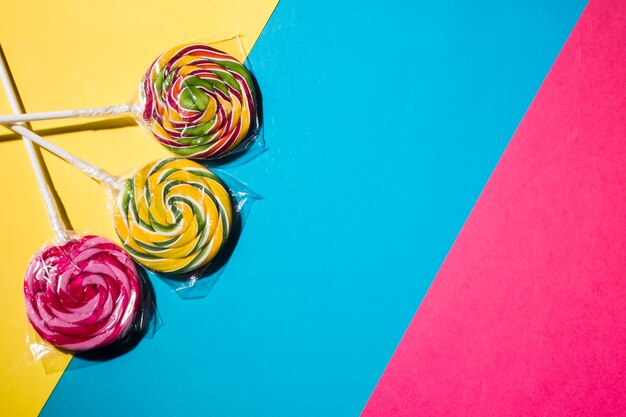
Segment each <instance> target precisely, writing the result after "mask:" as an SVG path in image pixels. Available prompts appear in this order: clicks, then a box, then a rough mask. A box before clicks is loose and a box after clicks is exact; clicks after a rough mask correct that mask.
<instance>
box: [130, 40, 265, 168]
mask: <svg viewBox="0 0 626 417" xmlns="http://www.w3.org/2000/svg"><path fill="white" fill-rule="evenodd" d="M142 85H143V95H144V101H145V103H144V110H143V119H144V120H145V121H146V123H147V124H148V126H149V129H150V131H151V132H152V134H153V135H154V137H155V138H156V139H157V140H158V141H159V142H160V143H161V144H163V146H165V147H166V148H167V149H169V150H170V151H171V152H173V153H175V154H176V155H179V156H182V157H187V158H219V157H221V156H224V155H226V154H228V153H230V152H232V151H233V150H234V149H236V148H237V147H238V146H240V145H241V144H242V143H243V142H244V141H245V139H246V138H247V137H248V133H249V131H250V128H251V126H252V125H253V123H255V107H256V106H255V92H254V85H253V83H252V78H251V77H250V74H249V72H248V70H247V69H246V68H245V67H244V66H243V65H242V64H241V63H240V62H239V61H237V60H236V59H235V58H233V57H232V56H230V55H228V54H226V53H224V52H221V51H218V50H217V49H214V48H211V47H210V46H208V45H204V44H198V43H190V44H186V45H181V46H179V47H176V48H173V49H170V50H169V51H167V52H165V53H164V54H163V55H161V56H160V57H159V58H157V60H156V61H155V62H154V63H153V64H152V65H151V66H150V68H149V69H148V72H147V73H146V75H145V76H144V78H143V82H142Z"/></svg>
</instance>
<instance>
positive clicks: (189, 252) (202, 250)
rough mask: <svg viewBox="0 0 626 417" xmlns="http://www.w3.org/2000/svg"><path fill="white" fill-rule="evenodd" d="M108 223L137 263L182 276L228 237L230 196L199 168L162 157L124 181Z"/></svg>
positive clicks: (220, 185) (204, 260)
mask: <svg viewBox="0 0 626 417" xmlns="http://www.w3.org/2000/svg"><path fill="white" fill-rule="evenodd" d="M114 221H115V229H116V231H117V234H118V236H119V237H120V240H121V241H122V245H123V246H124V248H125V249H126V250H127V251H128V252H129V253H130V254H131V255H133V257H134V258H135V259H136V260H137V262H139V263H141V264H142V265H144V266H146V267H148V268H150V269H154V270H156V271H161V272H188V271H191V270H194V269H197V268H199V267H201V266H204V265H206V264H207V263H208V262H209V261H210V260H211V259H213V258H214V257H215V255H216V254H217V252H218V251H219V249H220V248H221V247H222V245H223V244H224V242H225V241H226V239H227V238H228V234H229V231H230V227H231V221H232V207H231V202H230V194H229V193H228V191H227V190H226V187H225V186H224V184H222V182H221V181H220V179H219V178H218V177H217V176H216V175H215V174H213V173H212V172H211V171H209V170H208V169H206V168H205V167H203V166H202V165H200V164H197V163H195V162H192V161H189V160H187V159H174V158H169V159H163V160H160V161H156V162H153V163H151V164H148V165H146V166H145V167H143V168H141V169H139V170H137V171H135V173H134V174H133V175H132V176H131V177H130V178H128V179H126V180H125V182H124V191H123V192H122V193H121V194H120V196H119V198H118V199H117V202H116V204H115V215H114Z"/></svg>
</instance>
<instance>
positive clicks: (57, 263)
mask: <svg viewBox="0 0 626 417" xmlns="http://www.w3.org/2000/svg"><path fill="white" fill-rule="evenodd" d="M0 78H1V79H2V83H3V84H4V87H5V90H6V92H7V96H8V97H9V100H10V103H11V107H12V109H13V111H14V112H16V113H18V112H20V111H21V107H20V104H19V100H18V99H17V94H16V92H15V90H14V87H13V84H12V83H11V82H10V77H9V75H8V69H7V68H6V63H5V62H4V60H0ZM24 144H25V146H26V150H27V153H28V156H29V159H30V161H31V165H32V166H33V170H34V172H35V176H36V177H37V182H38V184H39V188H40V190H41V193H42V197H43V199H44V203H45V205H46V212H47V213H48V216H49V218H50V222H51V224H52V228H53V230H54V231H55V234H56V238H57V240H58V241H59V242H60V245H59V246H55V245H53V246H48V247H46V248H45V249H43V250H42V251H40V252H39V253H37V254H36V255H35V256H34V257H33V259H32V260H31V262H30V264H29V266H28V269H27V271H26V274H25V277H24V297H25V304H26V314H27V316H28V320H29V321H30V323H31V324H32V325H33V328H34V329H35V330H36V331H37V333H39V335H40V336H41V337H42V338H43V339H44V340H46V341H48V342H50V343H51V344H53V345H55V346H57V347H60V348H64V349H68V350H72V351H84V350H90V349H96V348H99V347H102V346H105V345H108V344H110V343H112V342H115V341H117V340H119V339H120V338H122V337H123V336H124V335H126V334H127V333H128V331H129V330H130V329H131V328H132V325H133V322H134V319H135V317H136V315H137V312H138V310H139V308H140V299H141V285H140V281H139V279H140V278H139V275H138V273H137V270H136V268H135V265H134V264H133V262H132V260H131V258H130V257H129V256H128V255H127V254H126V252H124V251H123V250H122V249H121V248H119V247H118V246H116V245H114V244H113V243H111V242H109V241H108V240H107V239H104V238H102V237H97V236H85V237H82V238H78V237H76V236H75V235H73V234H72V233H71V232H69V231H68V230H67V228H66V227H65V224H64V221H63V219H62V217H61V215H60V212H59V207H58V206H57V201H56V199H55V198H54V194H53V191H52V189H51V188H50V185H49V184H48V182H47V179H46V177H47V170H46V167H45V164H44V163H43V160H42V159H41V154H40V153H39V149H38V148H36V147H35V145H33V143H31V142H30V141H29V140H27V138H24Z"/></svg>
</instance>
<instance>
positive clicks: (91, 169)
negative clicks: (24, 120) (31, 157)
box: [7, 125, 122, 190]
mask: <svg viewBox="0 0 626 417" xmlns="http://www.w3.org/2000/svg"><path fill="white" fill-rule="evenodd" d="M7 127H8V128H9V129H11V130H12V131H14V132H15V133H18V134H20V135H22V137H25V138H27V139H28V140H30V141H32V142H35V143H36V144H37V145H39V146H41V147H42V148H44V149H46V150H47V151H49V152H51V153H53V154H55V155H56V156H58V157H59V158H61V159H64V160H65V161H67V162H69V163H70V164H71V165H74V166H75V167H76V168H78V169H79V170H81V171H83V173H85V174H86V175H87V176H89V177H91V178H93V179H94V180H96V181H98V182H100V183H102V184H104V185H106V186H107V187H111V188H113V189H116V190H121V189H122V184H121V182H120V180H119V178H118V177H116V176H115V175H111V174H109V173H108V172H106V171H105V170H103V169H102V168H99V167H97V166H95V165H93V164H90V163H89V162H87V161H84V160H82V159H80V158H79V157H77V156H75V155H72V154H71V153H69V152H68V151H66V150H64V149H62V148H59V147H58V146H56V145H55V144H53V143H51V142H48V141H47V140H45V139H44V138H42V137H41V136H39V135H38V134H36V133H35V132H33V131H31V130H28V129H27V128H25V127H24V126H21V125H11V126H7Z"/></svg>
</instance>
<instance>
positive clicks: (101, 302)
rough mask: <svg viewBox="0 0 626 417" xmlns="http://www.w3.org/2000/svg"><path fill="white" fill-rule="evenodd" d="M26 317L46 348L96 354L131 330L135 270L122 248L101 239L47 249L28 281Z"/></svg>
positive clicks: (137, 295)
mask: <svg viewBox="0 0 626 417" xmlns="http://www.w3.org/2000/svg"><path fill="white" fill-rule="evenodd" d="M24 297H25V301H26V314H27V316H28V320H29V321H30V323H31V324H32V325H33V327H34V328H35V330H36V331H37V333H39V335H40V336H41V337H42V338H43V339H44V340H45V341H47V342H49V343H51V344H53V345H55V346H57V347H59V348H63V349H67V350H71V351H84V350H91V349H97V348H100V347H103V346H106V345H108V344H110V343H112V342H115V341H117V340H119V339H121V338H122V337H124V335H126V334H127V333H128V331H129V330H130V329H131V327H132V325H133V322H134V320H135V317H136V315H137V311H138V310H139V305H140V300H141V281H140V278H139V274H138V272H137V269H136V267H135V265H134V263H133V261H132V259H131V258H130V256H129V255H128V254H127V253H126V252H124V251H123V250H122V249H121V248H120V247H118V246H117V245H115V244H114V243H112V242H110V241H109V240H107V239H105V238H103V237H98V236H84V237H81V238H78V239H75V240H70V241H68V242H67V243H65V244H64V245H61V246H48V247H46V248H45V249H43V250H42V251H40V252H38V253H37V254H36V255H35V256H34V257H33V259H32V260H31V262H30V265H29V266H28V269H27V271H26V275H25V277H24Z"/></svg>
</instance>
